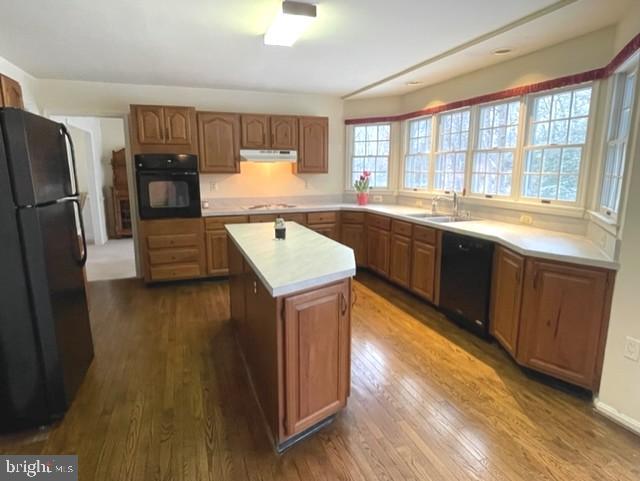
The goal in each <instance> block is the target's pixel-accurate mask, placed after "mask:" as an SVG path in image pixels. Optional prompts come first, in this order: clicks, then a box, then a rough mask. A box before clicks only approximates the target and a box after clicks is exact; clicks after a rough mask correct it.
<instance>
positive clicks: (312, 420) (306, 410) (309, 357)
mask: <svg viewBox="0 0 640 481" xmlns="http://www.w3.org/2000/svg"><path fill="white" fill-rule="evenodd" d="M349 294H350V284H349V282H348V281H345V282H341V283H339V284H334V285H330V286H326V287H322V288H319V289H315V290H313V291H310V292H307V293H303V294H299V295H294V296H291V297H287V298H285V300H284V303H285V306H284V312H285V317H284V366H285V375H284V382H285V386H286V387H285V391H286V393H287V399H286V404H285V406H286V408H285V423H284V425H285V432H286V435H287V436H294V435H296V434H298V433H300V432H302V431H304V430H305V429H307V428H309V427H311V426H313V425H314V424H316V423H318V422H319V421H321V420H323V419H325V418H327V417H328V416H331V415H332V414H334V413H336V412H338V411H339V410H340V409H342V408H343V407H344V406H346V403H347V396H348V392H349V370H350V356H349V353H350V349H351V347H350V325H349V317H350V314H349V309H350V302H349V299H350V295H349Z"/></svg>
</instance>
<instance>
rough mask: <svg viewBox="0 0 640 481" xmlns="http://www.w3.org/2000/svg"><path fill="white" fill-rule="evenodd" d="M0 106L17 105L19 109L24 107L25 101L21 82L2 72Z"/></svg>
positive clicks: (0, 77)
mask: <svg viewBox="0 0 640 481" xmlns="http://www.w3.org/2000/svg"><path fill="white" fill-rule="evenodd" d="M0 107H15V108H18V109H23V108H24V101H23V98H22V87H20V84H19V83H18V82H16V81H15V80H13V79H12V78H9V77H7V76H6V75H1V74H0Z"/></svg>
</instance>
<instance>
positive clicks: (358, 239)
mask: <svg viewBox="0 0 640 481" xmlns="http://www.w3.org/2000/svg"><path fill="white" fill-rule="evenodd" d="M340 242H342V243H343V244H344V245H346V246H349V247H351V248H352V249H353V252H354V254H355V256H356V265H357V266H358V267H366V266H367V242H366V230H365V227H364V212H350V211H345V212H341V214H340Z"/></svg>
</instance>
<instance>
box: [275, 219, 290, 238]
mask: <svg viewBox="0 0 640 481" xmlns="http://www.w3.org/2000/svg"><path fill="white" fill-rule="evenodd" d="M275 229H276V239H280V240H285V239H286V237H287V225H286V224H285V222H284V219H283V218H282V217H280V216H278V217H276V222H275Z"/></svg>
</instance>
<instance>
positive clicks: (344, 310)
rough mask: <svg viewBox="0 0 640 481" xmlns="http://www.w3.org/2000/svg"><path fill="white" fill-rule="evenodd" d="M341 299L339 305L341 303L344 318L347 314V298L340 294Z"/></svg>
mask: <svg viewBox="0 0 640 481" xmlns="http://www.w3.org/2000/svg"><path fill="white" fill-rule="evenodd" d="M341 296H342V299H341V303H342V315H343V316H344V315H345V314H346V313H347V307H348V306H347V298H346V297H345V295H344V292H343V293H342V294H341Z"/></svg>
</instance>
